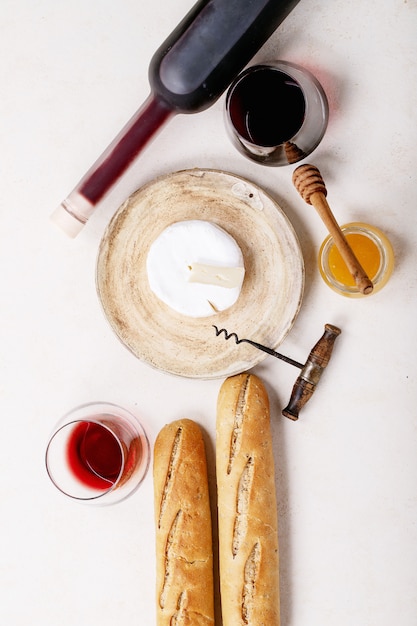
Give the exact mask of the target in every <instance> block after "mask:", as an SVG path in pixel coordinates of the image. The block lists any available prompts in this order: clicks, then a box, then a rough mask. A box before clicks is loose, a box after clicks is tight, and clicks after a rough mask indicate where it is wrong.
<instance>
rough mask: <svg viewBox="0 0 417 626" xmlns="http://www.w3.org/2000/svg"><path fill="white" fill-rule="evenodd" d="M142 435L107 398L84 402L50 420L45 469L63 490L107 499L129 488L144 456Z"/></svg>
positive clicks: (140, 474) (139, 476)
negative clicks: (65, 413) (103, 400)
mask: <svg viewBox="0 0 417 626" xmlns="http://www.w3.org/2000/svg"><path fill="white" fill-rule="evenodd" d="M150 456H151V454H150V445H149V440H148V437H147V435H146V433H145V431H144V429H143V427H142V425H141V424H140V423H139V421H138V420H137V419H136V417H135V416H134V415H132V414H131V413H130V412H129V411H127V410H126V409H123V408H122V407H119V406H117V405H115V404H110V403H104V402H100V403H90V404H84V405H82V406H79V407H77V408H76V409H74V410H72V411H70V412H69V413H68V414H67V415H65V416H64V417H63V418H62V419H61V420H60V421H59V422H58V424H57V425H56V427H55V428H54V431H53V433H52V435H51V437H50V439H49V442H48V445H47V449H46V456H45V462H46V469H47V472H48V475H49V477H50V479H51V480H52V482H53V483H54V485H55V486H56V487H57V488H58V489H59V490H60V491H61V492H62V493H64V494H65V495H67V496H69V497H70V498H74V499H75V500H79V501H81V502H86V503H91V504H113V503H115V502H120V501H121V500H124V499H125V498H127V497H128V496H129V495H131V494H132V493H134V492H135V491H136V489H137V488H138V487H139V485H140V484H141V483H142V481H143V479H144V478H145V475H146V473H147V470H148V467H149V461H150Z"/></svg>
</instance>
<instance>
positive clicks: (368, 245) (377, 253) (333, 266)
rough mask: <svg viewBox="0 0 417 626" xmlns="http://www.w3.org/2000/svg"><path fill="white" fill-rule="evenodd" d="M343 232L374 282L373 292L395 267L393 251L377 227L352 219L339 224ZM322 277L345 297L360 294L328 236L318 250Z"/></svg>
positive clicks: (378, 288)
mask: <svg viewBox="0 0 417 626" xmlns="http://www.w3.org/2000/svg"><path fill="white" fill-rule="evenodd" d="M342 231H343V234H344V235H345V237H346V240H347V241H348V243H349V245H350V247H351V248H352V250H353V252H354V254H355V256H356V258H357V259H358V261H359V263H360V264H361V265H362V267H363V269H364V270H365V272H366V273H367V275H368V276H369V278H370V279H371V281H372V282H373V285H374V289H373V291H372V293H376V292H377V291H379V290H380V289H382V287H383V286H384V285H385V284H386V283H387V281H388V279H389V277H390V276H391V273H392V270H393V267H394V254H393V250H392V246H391V244H390V242H389V240H388V239H387V237H386V236H385V235H384V233H382V232H381V231H380V230H379V229H378V228H375V227H374V226H369V225H368V224H362V223H360V222H355V223H351V224H346V225H345V226H342ZM319 269H320V273H321V276H322V278H323V279H324V281H325V282H326V283H327V284H328V286H329V287H331V288H332V289H333V290H334V291H337V292H338V293H340V294H341V295H344V296H348V297H362V296H363V294H361V293H360V292H359V291H358V288H357V287H356V284H355V281H354V278H353V276H352V274H351V273H350V272H349V270H348V268H347V266H346V263H345V262H344V260H343V258H342V256H341V254H340V252H339V250H338V249H337V247H336V245H335V244H334V242H333V239H332V237H331V236H329V237H327V238H326V239H325V241H324V242H323V244H322V246H321V248H320V253H319Z"/></svg>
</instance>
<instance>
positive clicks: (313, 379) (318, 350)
mask: <svg viewBox="0 0 417 626" xmlns="http://www.w3.org/2000/svg"><path fill="white" fill-rule="evenodd" d="M341 332H342V331H341V330H340V328H338V327H337V326H333V325H332V324H326V325H325V327H324V333H323V335H322V337H321V338H320V339H319V341H318V342H317V343H316V344H315V346H314V347H313V348H312V350H311V352H310V354H309V356H308V359H307V361H306V363H305V365H304V367H303V369H302V370H301V373H300V375H299V377H298V378H297V380H296V381H295V384H294V387H293V390H292V394H291V398H290V401H289V403H288V406H287V407H286V408H285V409H284V410H283V411H282V414H283V415H284V417H289V418H290V419H292V420H297V419H298V416H299V413H300V411H301V409H302V408H303V406H304V405H305V404H306V403H307V402H308V401H309V400H310V398H311V396H312V395H313V393H314V391H315V389H316V387H317V384H318V382H319V380H320V378H321V375H322V373H323V371H324V369H325V368H326V367H327V365H328V364H329V360H330V357H331V355H332V351H333V346H334V342H335V341H336V339H337V337H338V336H339V335H340V333H341Z"/></svg>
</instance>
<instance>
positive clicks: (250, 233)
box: [96, 169, 304, 379]
mask: <svg viewBox="0 0 417 626" xmlns="http://www.w3.org/2000/svg"><path fill="white" fill-rule="evenodd" d="M187 219H190V220H195V219H201V220H207V221H209V222H212V223H214V224H217V225H218V226H220V227H221V228H223V229H224V230H225V231H227V232H228V233H229V234H230V235H232V237H234V239H235V240H236V241H237V243H238V245H239V246H240V248H241V250H242V253H243V257H244V262H245V269H246V273H245V279H244V282H243V286H242V291H241V293H240V296H239V298H238V300H237V302H236V303H235V304H234V305H233V306H232V307H230V308H229V309H227V310H226V311H223V312H221V313H218V314H215V315H212V316H209V317H204V318H192V317H188V316H184V315H181V314H179V313H176V312H175V311H173V310H172V309H171V308H169V307H168V306H167V305H165V304H164V303H163V302H162V301H160V300H159V298H157V297H156V296H155V295H154V294H153V292H152V291H151V290H150V287H149V284H148V279H147V273H146V258H147V254H148V250H149V247H150V245H151V244H152V242H153V241H154V240H155V239H156V237H157V236H158V235H159V234H160V233H161V232H162V231H163V230H164V229H165V228H166V227H167V226H169V225H170V224H173V223H174V222H179V221H182V220H187ZM96 282H97V291H98V294H99V298H100V301H101V304H102V307H103V310H104V313H105V315H106V317H107V319H108V321H109V323H110V325H111V327H112V328H113V330H114V332H115V333H116V335H117V336H118V338H119V339H120V340H121V341H122V342H123V344H124V345H125V346H126V347H127V348H128V349H129V350H130V351H131V352H132V353H133V354H134V355H135V356H136V357H138V358H139V359H141V360H143V361H145V362H147V363H149V364H150V365H152V366H153V367H155V368H157V369H160V370H163V371H165V372H169V373H172V374H177V375H179V376H185V377H189V378H206V379H208V378H220V377H227V376H231V375H233V374H237V373H240V372H243V371H246V370H248V369H250V368H251V367H253V366H254V365H256V364H257V363H259V362H260V361H262V360H263V359H264V358H265V356H266V355H265V353H263V352H261V351H259V350H257V349H256V348H254V347H252V346H250V345H248V344H245V343H243V344H239V345H236V343H235V341H234V339H230V340H229V341H225V338H224V335H220V336H219V337H216V332H215V329H214V328H213V325H216V326H217V327H218V328H226V329H227V330H228V332H236V333H237V334H238V335H239V337H241V338H247V339H252V340H253V341H257V342H259V343H262V344H264V345H267V346H268V347H270V348H276V347H277V346H278V345H279V344H280V343H281V342H282V341H283V339H284V338H285V336H286V335H287V333H288V331H289V330H290V328H291V327H292V325H293V323H294V320H295V318H296V316H297V314H298V311H299V309H300V306H301V300H302V295H303V288H304V263H303V257H302V254H301V250H300V246H299V243H298V239H297V237H296V235H295V232H294V229H293V227H292V225H291V223H290V222H289V220H288V218H287V217H286V216H285V214H284V213H283V211H282V210H281V209H280V207H279V206H278V205H277V203H276V202H275V201H274V200H272V198H271V197H270V196H268V195H267V194H266V193H265V192H264V191H263V190H262V189H260V188H259V187H257V186H256V185H254V184H253V183H250V182H248V181H246V180H244V179H243V178H240V177H238V176H236V175H233V174H230V173H226V172H221V171H216V170H209V169H193V170H184V171H180V172H174V173H172V174H169V175H166V176H162V177H160V178H157V179H155V180H154V181H152V182H150V183H148V184H147V185H145V186H144V187H142V188H140V189H139V190H138V191H136V192H135V193H134V194H132V195H131V196H130V198H128V200H127V201H126V202H125V203H124V204H123V205H122V206H121V207H120V208H119V209H118V211H117V212H116V214H115V215H114V217H113V219H112V220H111V222H110V224H109V225H108V227H107V230H106V232H105V233H104V236H103V239H102V241H101V244H100V248H99V253H98V259H97V275H96Z"/></svg>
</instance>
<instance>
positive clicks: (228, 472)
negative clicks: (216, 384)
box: [216, 373, 280, 626]
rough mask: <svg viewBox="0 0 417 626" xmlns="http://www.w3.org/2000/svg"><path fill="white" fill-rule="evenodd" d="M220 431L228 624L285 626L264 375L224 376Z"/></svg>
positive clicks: (224, 601) (218, 450) (222, 580)
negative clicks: (280, 599)
mask: <svg viewBox="0 0 417 626" xmlns="http://www.w3.org/2000/svg"><path fill="white" fill-rule="evenodd" d="M216 431H217V434H216V472H217V491H218V495H217V497H218V516H219V564H220V592H221V605H222V617H223V626H246V625H249V626H279V624H280V607H279V604H280V603H279V556H278V521H277V517H278V516H277V503H276V494H275V478H274V458H273V452H272V438H271V428H270V413H269V400H268V395H267V392H266V390H265V388H264V386H263V384H262V382H261V381H260V379H259V378H257V377H256V376H254V375H253V374H247V373H245V374H240V375H238V376H232V377H230V378H227V379H226V380H225V381H224V383H223V384H222V386H221V388H220V392H219V396H218V403H217V425H216Z"/></svg>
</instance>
